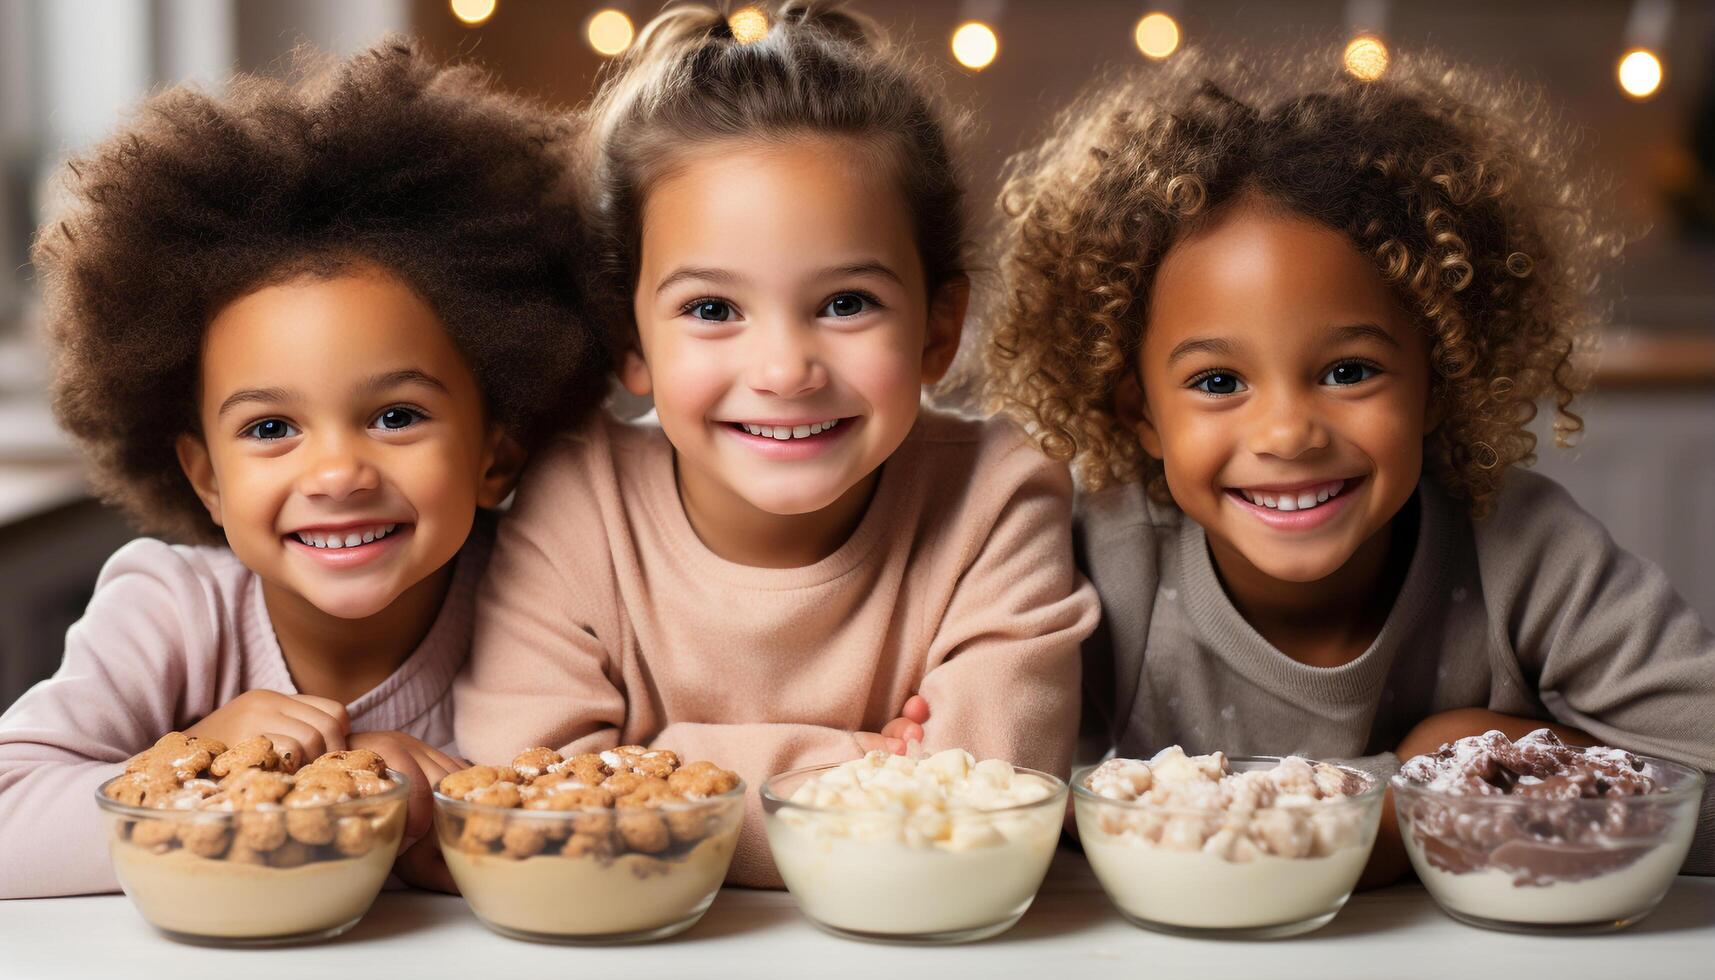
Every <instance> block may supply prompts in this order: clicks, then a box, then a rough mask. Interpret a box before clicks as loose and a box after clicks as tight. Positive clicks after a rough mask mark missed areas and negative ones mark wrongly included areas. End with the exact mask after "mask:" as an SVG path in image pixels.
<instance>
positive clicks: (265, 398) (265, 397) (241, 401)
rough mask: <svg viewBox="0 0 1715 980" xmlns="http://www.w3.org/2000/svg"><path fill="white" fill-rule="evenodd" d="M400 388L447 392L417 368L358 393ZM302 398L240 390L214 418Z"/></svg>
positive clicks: (382, 377)
mask: <svg viewBox="0 0 1715 980" xmlns="http://www.w3.org/2000/svg"><path fill="white" fill-rule="evenodd" d="M401 385H422V386H424V387H427V388H433V389H435V390H437V391H441V392H446V391H447V386H446V385H445V384H442V383H441V380H440V379H439V378H437V377H435V376H434V375H432V374H429V373H427V372H424V371H419V370H417V369H415V368H406V369H404V370H401V371H388V372H386V373H385V374H377V375H375V376H373V377H370V378H366V379H364V381H363V383H362V384H360V385H358V390H359V391H361V392H363V393H364V394H371V395H372V394H376V393H378V392H382V391H386V390H387V389H389V388H397V387H399V386H401ZM302 397H303V396H302V395H300V394H299V393H297V392H295V391H292V390H291V389H288V388H241V389H239V390H238V391H235V392H233V393H232V394H230V395H228V396H226V400H225V401H223V402H221V403H220V411H219V412H217V413H215V417H216V418H220V417H222V416H224V415H226V413H228V412H230V411H232V410H233V409H235V408H237V407H238V406H240V405H250V404H256V403H261V404H278V403H280V402H292V401H298V400H299V399H301V398H302Z"/></svg>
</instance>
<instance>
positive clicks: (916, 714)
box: [899, 694, 929, 725]
mask: <svg viewBox="0 0 1715 980" xmlns="http://www.w3.org/2000/svg"><path fill="white" fill-rule="evenodd" d="M899 714H900V716H901V717H903V718H907V719H910V720H911V721H914V722H916V723H917V724H919V725H922V724H925V723H927V722H928V721H929V700H928V699H927V698H925V697H924V696H923V695H921V694H913V695H911V696H910V697H909V698H906V699H905V707H903V708H901V709H900V710H899Z"/></svg>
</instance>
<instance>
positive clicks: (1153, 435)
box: [1114, 371, 1161, 459]
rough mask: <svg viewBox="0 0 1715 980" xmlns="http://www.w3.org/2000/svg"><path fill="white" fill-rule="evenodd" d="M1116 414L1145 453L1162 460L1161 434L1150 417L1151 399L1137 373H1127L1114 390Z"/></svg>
mask: <svg viewBox="0 0 1715 980" xmlns="http://www.w3.org/2000/svg"><path fill="white" fill-rule="evenodd" d="M1114 414H1115V415H1116V416H1118V418H1119V420H1120V424H1122V425H1124V426H1125V427H1126V428H1128V429H1130V430H1131V431H1132V432H1133V433H1135V434H1136V435H1137V441H1138V442H1139V443H1140V444H1142V446H1143V451H1144V452H1146V453H1148V454H1149V455H1151V456H1153V457H1155V458H1156V459H1160V458H1161V433H1160V432H1158V431H1156V428H1155V421H1154V420H1153V419H1151V418H1150V416H1149V399H1148V398H1147V397H1146V396H1145V395H1144V393H1143V382H1141V381H1139V380H1138V377H1137V372H1136V371H1127V372H1126V373H1125V374H1124V375H1122V376H1121V377H1120V381H1119V385H1118V386H1117V387H1116V388H1114Z"/></svg>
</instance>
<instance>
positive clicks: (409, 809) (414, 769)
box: [351, 732, 464, 891]
mask: <svg viewBox="0 0 1715 980" xmlns="http://www.w3.org/2000/svg"><path fill="white" fill-rule="evenodd" d="M351 747H352V748H354V749H368V750H370V751H371V752H374V753H375V754H376V755H379V756H381V758H383V759H385V760H386V761H387V768H389V769H394V770H397V771H399V772H402V773H404V774H405V776H406V777H407V778H409V779H410V780H411V796H410V798H409V802H408V803H407V804H406V809H405V836H404V838H403V839H402V840H400V842H399V851H400V853H401V854H403V853H405V852H407V851H411V850H415V849H416V848H415V847H414V845H416V844H417V843H418V842H419V841H420V840H421V839H423V838H424V837H427V836H428V835H429V831H430V829H431V828H432V827H433V826H434V822H435V787H436V786H438V785H440V782H441V780H442V779H443V778H445V777H446V775H447V774H448V773H453V772H457V771H458V770H460V769H463V768H464V765H463V764H462V763H460V762H459V761H458V760H457V759H455V758H453V757H452V756H450V755H447V754H446V753H445V752H442V751H440V750H439V749H436V748H434V747H432V746H430V745H427V744H425V743H423V742H422V741H419V740H418V739H415V738H412V737H411V736H409V735H406V734H404V733H403V732H360V733H359V734H356V735H353V736H352V737H351ZM431 843H432V842H431ZM436 858H437V860H438V859H439V852H438V851H437V853H436ZM443 867H444V866H443ZM399 876H400V877H401V878H403V877H405V872H404V870H403V869H401V870H400V875H399ZM444 890H445V889H443V891H444Z"/></svg>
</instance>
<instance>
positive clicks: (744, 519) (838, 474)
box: [622, 138, 965, 552]
mask: <svg viewBox="0 0 1715 980" xmlns="http://www.w3.org/2000/svg"><path fill="white" fill-rule="evenodd" d="M687 161H688V162H686V163H685V164H684V165H683V166H681V167H680V168H678V169H677V170H675V171H674V172H672V173H671V174H670V175H668V176H666V177H664V178H662V179H660V180H659V181H657V182H656V183H655V185H654V186H653V187H652V189H651V190H650V192H649V194H648V198H647V201H646V205H645V208H644V211H643V233H642V254H641V261H640V265H639V272H638V280H637V289H636V293H635V296H634V312H635V315H636V322H637V332H638V338H639V342H640V345H641V350H640V351H637V352H633V353H631V354H629V355H628V356H627V358H626V363H625V366H624V368H623V370H622V380H623V381H624V383H625V385H626V387H627V388H628V389H630V390H631V391H632V392H634V393H636V394H640V395H643V394H648V395H653V397H654V400H655V409H656V413H657V415H658V417H659V419H660V422H661V428H662V430H663V431H664V432H665V433H666V435H667V438H668V440H670V441H671V442H672V444H673V448H674V450H675V452H676V454H677V459H678V465H679V480H680V493H681V496H682V498H683V500H684V504H685V509H686V512H687V514H688V515H690V516H691V518H692V523H693V525H695V526H696V527H697V530H698V533H699V534H702V535H703V536H704V539H705V541H706V542H709V543H710V545H711V547H714V548H715V550H716V551H717V552H718V551H720V550H722V549H721V548H720V547H719V546H718V545H717V544H716V542H714V541H712V540H711V539H710V535H711V533H712V534H713V535H714V536H716V537H718V536H719V530H718V528H719V527H722V526H728V527H736V526H744V525H746V524H749V525H754V524H755V523H756V522H757V520H758V519H759V518H762V519H766V518H767V517H768V516H770V515H772V516H775V517H792V516H813V515H819V514H826V515H828V516H830V518H833V517H836V516H837V517H838V519H839V520H840V521H844V520H845V519H846V518H848V517H849V516H850V514H851V513H852V512H853V511H854V509H855V511H856V512H857V513H861V510H862V506H863V504H864V503H865V502H866V501H867V499H868V493H869V490H870V489H871V487H872V486H873V478H874V476H875V474H876V471H877V470H878V468H879V467H880V466H881V464H882V463H883V462H884V461H885V460H886V459H887V458H888V456H890V455H891V454H892V453H893V451H894V450H895V449H897V448H899V445H900V443H901V442H902V441H904V439H905V436H906V434H907V433H908V432H910V430H911V427H912V425H913V423H914V422H915V421H916V419H917V412H918V405H919V399H920V397H921V394H922V386H923V385H924V384H925V383H930V382H933V381H935V380H937V379H939V377H940V376H941V374H942V373H943V372H945V370H946V368H947V365H948V364H949V363H950V362H951V359H952V355H953V352H954V350H955V349H956V347H957V345H958V337H959V327H960V325H961V323H962V321H963V319H964V298H965V290H964V284H963V282H962V281H961V282H958V283H954V284H952V285H950V286H948V287H946V288H943V289H942V290H940V291H938V294H937V295H936V296H935V297H933V299H931V297H930V296H929V295H928V290H927V287H926V284H925V282H924V275H923V266H922V261H921V259H920V258H919V255H918V251H917V247H916V242H915V239H914V237H913V227H912V221H911V215H910V214H909V213H908V211H907V208H906V206H905V203H904V201H903V199H902V195H901V194H900V193H899V191H898V190H897V188H896V187H895V186H894V183H893V181H892V179H891V178H890V176H889V175H888V173H887V171H888V169H889V168H888V167H886V166H884V165H878V163H877V155H876V154H875V153H874V152H873V151H867V150H865V149H863V148H861V147H859V146H857V145H856V144H852V143H848V142H845V141H837V140H826V139H815V138H805V139H802V140H794V141H790V142H787V143H783V144H769V145H767V146H750V145H734V144H716V145H712V146H711V145H701V146H699V147H698V148H697V152H695V153H694V154H687ZM711 529H714V530H712V531H711Z"/></svg>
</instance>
